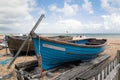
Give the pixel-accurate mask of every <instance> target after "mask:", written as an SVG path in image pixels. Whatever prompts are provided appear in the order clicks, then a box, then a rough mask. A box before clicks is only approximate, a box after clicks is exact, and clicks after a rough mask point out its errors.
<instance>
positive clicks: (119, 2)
mask: <svg viewBox="0 0 120 80" xmlns="http://www.w3.org/2000/svg"><path fill="white" fill-rule="evenodd" d="M101 6H102V8H103V9H105V10H106V11H107V12H109V13H116V12H117V13H120V0H101Z"/></svg>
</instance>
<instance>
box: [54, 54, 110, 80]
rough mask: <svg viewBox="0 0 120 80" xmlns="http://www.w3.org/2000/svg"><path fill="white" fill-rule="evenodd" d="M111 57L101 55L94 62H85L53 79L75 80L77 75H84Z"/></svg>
mask: <svg viewBox="0 0 120 80" xmlns="http://www.w3.org/2000/svg"><path fill="white" fill-rule="evenodd" d="M109 57H110V56H109V55H106V54H104V55H100V56H99V57H97V58H95V59H94V60H92V61H90V62H85V63H83V64H81V65H80V66H77V67H75V68H72V69H71V70H68V71H67V72H64V73H62V74H61V75H59V76H58V77H55V78H53V79H54V80H73V79H74V78H75V77H76V76H77V75H80V74H83V73H85V72H87V71H89V70H90V69H92V68H93V67H95V66H96V65H98V64H100V63H102V62H103V61H105V60H107V59H108V58H109Z"/></svg>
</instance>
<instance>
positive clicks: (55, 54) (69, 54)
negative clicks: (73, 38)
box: [33, 38, 105, 70]
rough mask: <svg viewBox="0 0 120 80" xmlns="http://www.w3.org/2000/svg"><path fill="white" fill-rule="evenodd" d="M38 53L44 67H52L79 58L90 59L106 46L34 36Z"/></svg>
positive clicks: (83, 41)
mask: <svg viewBox="0 0 120 80" xmlns="http://www.w3.org/2000/svg"><path fill="white" fill-rule="evenodd" d="M33 42H34V47H35V50H36V55H37V56H41V57H42V68H43V69H45V70H48V69H52V68H54V67H56V66H59V65H61V64H63V63H65V62H70V61H77V60H90V59H93V58H95V57H96V56H97V55H98V54H99V53H101V52H102V51H104V49H105V46H100V47H92V48H91V47H82V46H72V45H67V44H60V43H56V42H51V41H47V40H40V39H39V38H33ZM86 42H87V40H82V41H79V42H78V43H79V44H82V43H86Z"/></svg>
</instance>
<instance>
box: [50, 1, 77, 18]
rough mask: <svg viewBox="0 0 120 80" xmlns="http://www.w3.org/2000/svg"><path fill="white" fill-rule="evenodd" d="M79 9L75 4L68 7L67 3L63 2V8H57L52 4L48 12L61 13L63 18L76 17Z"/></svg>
mask: <svg viewBox="0 0 120 80" xmlns="http://www.w3.org/2000/svg"><path fill="white" fill-rule="evenodd" d="M78 9H79V7H78V5H77V4H73V5H69V4H68V3H67V2H64V7H63V8H58V7H57V6H56V5H54V4H52V5H50V6H49V10H50V11H55V12H61V13H63V14H64V15H65V16H73V15H76V13H77V11H78Z"/></svg>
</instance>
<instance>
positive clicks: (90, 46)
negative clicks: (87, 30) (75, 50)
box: [36, 36, 107, 48]
mask: <svg viewBox="0 0 120 80" xmlns="http://www.w3.org/2000/svg"><path fill="white" fill-rule="evenodd" d="M36 38H39V39H40V40H44V41H49V42H55V43H59V44H64V45H70V46H77V47H83V48H97V47H102V46H105V45H106V44H107V40H106V42H105V43H104V44H100V45H85V44H74V43H69V42H67V41H59V40H54V39H51V38H45V37H41V36H40V37H39V36H37V37H36ZM88 39H89V38H88Z"/></svg>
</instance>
